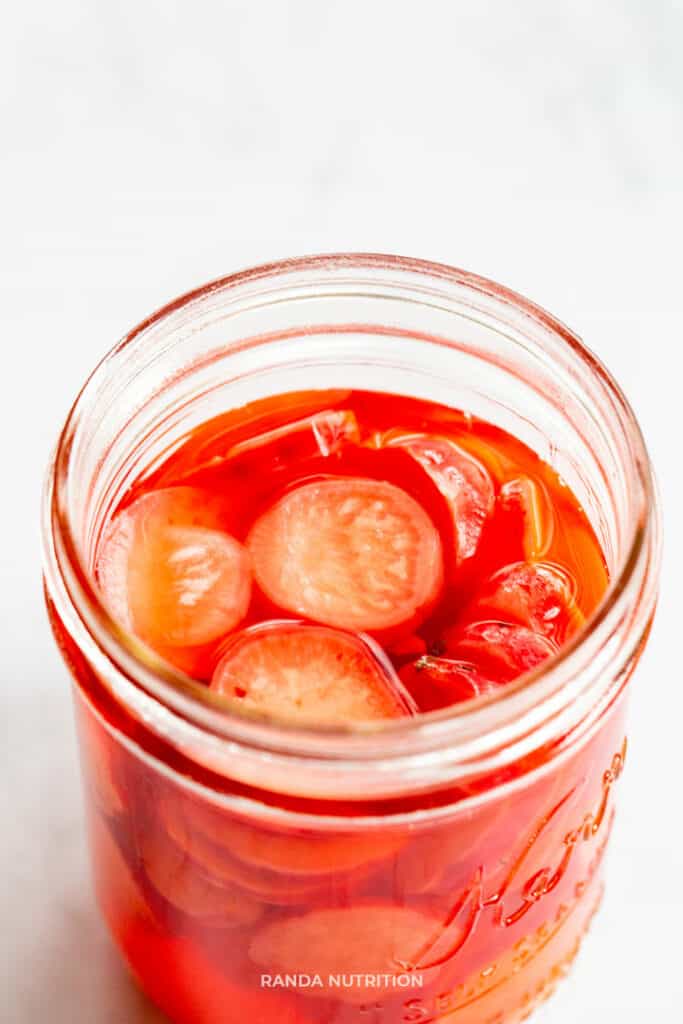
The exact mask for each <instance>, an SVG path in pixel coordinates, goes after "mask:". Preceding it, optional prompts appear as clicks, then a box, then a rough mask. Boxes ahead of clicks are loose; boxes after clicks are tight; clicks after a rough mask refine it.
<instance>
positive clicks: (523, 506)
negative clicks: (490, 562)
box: [500, 476, 555, 561]
mask: <svg viewBox="0 0 683 1024" xmlns="http://www.w3.org/2000/svg"><path fill="white" fill-rule="evenodd" d="M500 503H501V505H502V507H503V508H504V509H505V510H506V511H511V512H514V513H516V514H518V515H519V516H520V518H521V522H522V546H523V548H524V556H525V558H527V559H528V560H529V561H533V560H535V559H538V558H542V557H543V555H545V554H546V552H547V551H548V549H549V548H550V545H551V543H552V539H553V533H554V531H555V522H554V519H555V517H554V514H553V508H552V505H551V503H550V499H549V498H548V494H547V492H546V490H545V487H544V486H543V484H541V483H540V482H538V481H536V480H532V479H531V477H528V476H519V477H515V479H514V480H508V481H507V483H505V484H503V486H502V487H501V489H500Z"/></svg>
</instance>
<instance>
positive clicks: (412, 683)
mask: <svg viewBox="0 0 683 1024" xmlns="http://www.w3.org/2000/svg"><path fill="white" fill-rule="evenodd" d="M399 676H400V678H401V680H402V682H403V683H404V685H405V687H406V689H407V690H408V692H409V693H410V694H411V696H412V697H413V698H414V700H415V702H416V704H417V705H418V707H419V709H420V711H437V710H439V709H441V708H448V707H451V706H452V705H453V704H460V703H462V701H466V700H473V699H474V698H475V697H480V696H482V694H485V693H489V692H490V691H491V690H493V689H495V686H496V684H495V682H493V680H491V679H488V678H487V677H486V676H485V675H483V674H482V672H480V671H479V669H478V668H477V666H476V665H473V664H472V663H471V662H468V661H455V660H453V659H451V658H433V657H430V656H428V655H425V657H422V658H418V660H417V661H414V662H412V663H411V664H410V665H404V667H403V668H402V669H401V671H400V672H399Z"/></svg>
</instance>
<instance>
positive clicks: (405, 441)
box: [389, 434, 495, 562]
mask: <svg viewBox="0 0 683 1024" xmlns="http://www.w3.org/2000/svg"><path fill="white" fill-rule="evenodd" d="M389 444H391V445H399V446H401V447H405V448H407V449H408V451H409V452H410V454H411V455H413V456H414V458H416V459H417V460H418V462H419V463H420V465H421V466H423V468H424V469H425V470H426V471H427V473H429V475H430V477H431V478H432V480H433V481H434V483H435V484H436V486H437V487H438V489H439V491H440V492H441V494H443V496H444V498H445V499H446V501H447V502H448V504H449V506H450V509H451V514H452V516H453V525H454V527H455V533H456V537H457V542H458V552H457V561H458V562H462V561H464V560H465V559H466V558H471V557H472V555H473V554H474V553H475V552H476V550H477V547H478V545H479V539H480V537H481V533H482V530H483V528H484V523H485V522H486V520H487V518H488V517H489V515H490V514H491V512H492V511H493V505H494V501H495V493H494V489H493V482H492V480H491V477H490V476H489V474H488V472H487V471H486V469H485V468H484V467H483V466H482V464H481V463H480V462H478V461H477V460H476V459H475V458H474V457H473V456H472V455H470V454H469V453H468V452H465V451H463V449H462V448H459V447H458V445H457V444H454V442H453V441H448V440H446V439H445V438H439V437H430V436H429V435H428V434H414V435H411V436H409V437H401V436H399V437H397V438H395V439H392V440H390V441H389Z"/></svg>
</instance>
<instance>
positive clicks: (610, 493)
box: [67, 273, 636, 575]
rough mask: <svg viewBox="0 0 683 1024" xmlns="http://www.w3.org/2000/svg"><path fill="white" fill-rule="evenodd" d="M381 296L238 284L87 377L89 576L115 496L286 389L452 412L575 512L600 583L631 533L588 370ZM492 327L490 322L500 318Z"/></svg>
mask: <svg viewBox="0 0 683 1024" xmlns="http://www.w3.org/2000/svg"><path fill="white" fill-rule="evenodd" d="M477 298H478V297H477V296H476V295H475V296H472V295H471V294H469V295H468V294H463V295H462V296H458V295H457V294H455V295H454V294H453V288H452V287H450V288H449V289H448V291H446V290H445V289H444V290H443V291H442V290H440V289H439V288H438V286H434V285H432V286H431V287H427V286H425V285H422V286H421V287H419V288H418V287H414V288H409V287H406V284H405V282H401V283H400V284H399V283H392V282H391V280H381V281H372V280H362V279H359V280H353V279H349V280H344V279H334V280H333V281H331V280H330V279H329V275H326V274H325V273H321V274H320V277H319V278H318V279H314V280H310V279H309V280H307V281H306V282H305V283H304V282H300V283H298V284H297V283H296V282H290V283H288V284H287V285H284V284H276V283H272V282H271V283H270V284H268V285H267V286H264V284H263V282H258V281H257V282H250V283H248V284H247V285H246V286H243V287H242V288H241V289H240V288H238V289H236V290H235V292H234V294H233V292H232V291H231V289H230V288H229V287H226V289H225V290H221V289H220V288H218V289H216V290H214V291H209V292H208V293H207V294H204V295H199V296H198V297H196V298H194V299H192V300H191V301H190V302H188V303H187V304H186V305H182V306H180V307H179V308H177V309H175V310H173V311H172V312H170V313H168V314H166V315H165V316H162V317H161V318H159V319H157V320H153V321H152V322H150V323H149V324H148V325H147V326H144V327H143V328H142V329H141V330H139V331H138V332H137V333H135V334H134V336H133V337H132V339H131V340H129V341H127V342H126V343H124V344H123V345H122V346H121V347H120V348H119V350H118V351H117V353H116V372H115V373H114V372H110V370H109V368H108V366H107V363H105V364H103V366H102V367H101V368H100V369H99V370H98V371H97V373H96V375H95V378H94V379H93V381H92V383H91V386H90V388H89V391H88V394H87V400H86V402H85V404H84V407H83V409H82V414H81V418H80V421H79V424H78V429H77V430H76V432H75V435H74V437H73V448H72V452H71V466H70V477H69V480H68V489H67V502H68V515H69V519H70V522H71V523H72V524H75V525H76V527H77V529H76V540H77V543H78V546H79V553H80V557H81V559H82V561H83V563H84V565H85V566H86V567H87V569H88V570H89V571H90V572H92V569H93V560H94V556H95V551H96V546H97V542H98V538H99V536H100V533H101V530H102V528H103V525H104V524H105V523H106V521H107V519H108V517H109V516H111V514H112V511H113V510H114V509H115V507H116V506H117V504H118V502H119V501H120V499H121V497H122V495H123V494H124V493H125V491H126V489H127V488H128V487H129V486H130V485H131V484H132V483H133V482H134V481H135V480H136V479H139V478H140V477H142V476H144V475H146V474H147V473H148V472H149V471H150V470H151V469H152V468H153V467H154V466H155V465H156V464H158V462H159V461H160V459H161V458H165V457H167V456H168V455H169V454H170V453H171V452H172V451H173V450H174V449H175V448H176V447H177V446H179V444H180V443H181V442H182V440H183V439H184V438H185V437H186V436H187V434H188V433H189V432H190V431H191V430H192V429H193V428H195V427H197V426H198V425H200V424H202V423H204V422H206V421H207V420H209V419H211V418H212V417H213V416H216V415H218V414H220V413H223V412H225V411H227V410H231V409H236V408H239V407H241V406H243V405H245V404H246V403H247V402H252V401H254V400H257V399H261V398H266V397H270V396H273V395H277V394H281V393H284V392H287V391H295V390H300V389H305V390H310V389H316V388H320V389H326V388H330V387H334V388H335V389H339V388H342V389H344V388H362V389H364V390H370V391H372V390H376V391H384V392H391V393H396V394H400V395H408V396H414V397H417V398H421V399H425V400H427V401H434V402H439V403H442V404H444V405H447V406H450V407H453V408H456V409H462V410H465V411H467V412H469V413H471V414H472V415H473V416H476V417H479V418H481V419H484V420H487V421H489V422H491V423H493V424H494V425H496V426H498V427H501V428H503V429H504V430H506V431H507V432H509V433H511V434H513V435H514V436H516V437H517V438H519V439H520V440H521V441H523V442H524V443H525V444H527V445H528V446H529V447H530V448H532V449H533V450H534V451H535V452H536V453H537V454H538V455H539V456H540V457H541V458H542V459H544V460H545V461H546V462H548V463H549V464H550V465H551V466H552V468H553V469H555V471H556V472H557V473H558V474H559V476H560V477H561V479H562V480H563V481H564V482H565V483H566V484H567V485H568V486H569V487H570V488H571V489H572V490H573V492H574V494H575V495H576V497H577V498H578V500H579V502H580V503H581V505H582V506H583V509H584V511H585V512H586V515H587V516H588V518H589V521H590V522H591V525H592V526H593V529H594V530H595V532H596V535H597V537H598V539H599V541H600V544H601V546H602V548H603V552H604V555H605V558H606V561H607V564H608V568H609V570H610V573H611V574H612V575H614V573H615V571H616V570H617V567H618V566H619V563H620V561H621V560H622V559H623V558H624V556H625V553H626V550H627V546H628V543H629V540H630V534H631V530H632V522H633V519H634V508H633V505H634V499H635V497H636V496H635V495H634V493H633V490H632V489H630V488H629V482H628V479H627V475H626V473H625V472H624V470H623V468H622V467H624V466H625V465H628V461H629V459H628V447H627V446H628V439H627V437H625V435H624V432H623V431H622V430H619V429H618V424H615V421H614V414H613V404H612V398H611V396H610V394H609V392H608V390H607V388H606V387H605V385H604V382H603V381H602V379H601V376H600V375H599V374H595V373H594V367H591V366H590V365H588V364H583V365H582V364H581V363H579V361H578V360H576V359H575V358H572V356H573V353H572V351H571V348H570V347H569V346H568V345H567V344H566V342H565V340H564V338H559V337H558V335H557V332H556V331H554V330H552V329H551V328H549V327H548V326H547V325H546V324H545V323H543V322H542V320H540V319H538V318H536V317H534V316H531V315H528V314H526V315H525V314H524V313H523V312H521V311H520V310H517V309H514V308H513V307H512V306H505V305H503V306H502V309H501V307H500V305H499V306H498V308H491V306H492V304H491V301H490V298H489V297H488V296H483V295H482V296H481V297H480V301H477ZM501 313H502V314H503V315H501Z"/></svg>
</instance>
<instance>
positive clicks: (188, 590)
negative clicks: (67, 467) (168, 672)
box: [97, 487, 251, 648]
mask: <svg viewBox="0 0 683 1024" xmlns="http://www.w3.org/2000/svg"><path fill="white" fill-rule="evenodd" d="M220 525H221V515H220V509H219V507H218V506H217V504H216V502H215V501H211V500H210V499H209V500H207V499H206V497H205V495H204V494H203V492H201V491H199V490H195V489H194V488H190V487H176V488H167V489H164V490H161V491H153V492H150V493H149V494H146V495H144V496H143V497H141V498H139V499H138V500H137V501H135V502H134V503H133V504H132V505H130V506H129V507H128V508H126V509H125V510H124V511H123V512H122V513H121V514H120V515H118V516H117V517H116V518H115V519H114V520H113V522H112V523H111V526H110V528H109V530H108V532H107V534H106V535H105V537H104V540H103V544H102V547H101V551H100V556H99V559H98V563H97V577H98V580H99V583H100V586H101V587H102V590H103V593H104V597H105V601H106V602H107V604H108V606H109V608H110V610H111V612H112V614H113V615H114V617H115V618H117V619H118V620H119V621H120V622H121V623H122V625H124V626H126V627H127V628H128V629H132V631H133V632H135V633H136V634H137V635H138V636H139V637H140V638H141V639H142V640H144V641H146V642H147V643H149V644H150V645H151V646H153V647H156V648H160V647H161V648H163V647H166V646H168V647H191V646H198V645H201V644H206V643H209V642H211V641H214V640H217V639H218V638H220V637H222V636H224V635H225V634H226V633H227V632H229V631H230V630H231V629H234V627H235V626H236V625H237V624H238V623H239V622H240V620H241V619H242V618H244V616H245V614H246V611H247V607H248V605H249V599H250V594H251V569H250V563H249V556H248V554H247V552H246V550H245V549H244V548H243V547H242V545H241V544H239V543H238V542H237V541H236V540H235V539H234V538H233V537H231V536H229V534H227V533H225V532H223V531H222V530H221V529H220Z"/></svg>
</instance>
